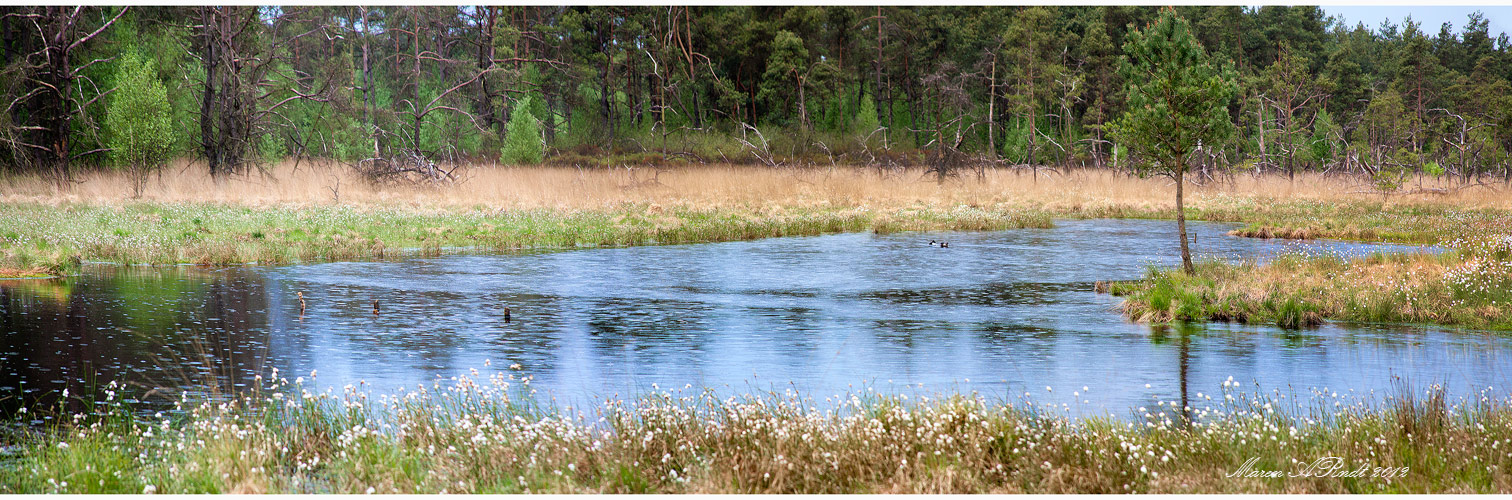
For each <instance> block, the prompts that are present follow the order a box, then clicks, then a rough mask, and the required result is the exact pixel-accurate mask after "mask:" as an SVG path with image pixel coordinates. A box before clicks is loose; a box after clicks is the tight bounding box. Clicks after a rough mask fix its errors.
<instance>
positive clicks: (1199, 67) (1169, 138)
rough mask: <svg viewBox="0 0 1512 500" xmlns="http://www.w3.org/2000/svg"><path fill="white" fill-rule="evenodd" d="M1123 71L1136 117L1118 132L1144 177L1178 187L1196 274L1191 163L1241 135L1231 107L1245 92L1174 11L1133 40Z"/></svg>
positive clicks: (1187, 254)
mask: <svg viewBox="0 0 1512 500" xmlns="http://www.w3.org/2000/svg"><path fill="white" fill-rule="evenodd" d="M1123 48H1124V53H1125V54H1128V58H1127V59H1125V60H1124V61H1123V64H1122V65H1121V66H1122V67H1121V68H1120V69H1121V72H1122V73H1123V75H1124V81H1126V82H1128V108H1127V109H1128V110H1127V111H1125V112H1124V114H1123V116H1122V117H1120V118H1119V120H1118V123H1116V124H1115V126H1114V128H1113V132H1114V137H1115V138H1116V139H1117V142H1118V143H1119V144H1121V145H1123V146H1125V147H1127V148H1128V149H1129V153H1130V154H1131V155H1132V156H1134V157H1136V158H1138V159H1139V160H1140V161H1139V163H1138V165H1139V169H1140V171H1141V173H1153V174H1157V175H1164V176H1168V177H1170V178H1171V179H1172V180H1174V181H1176V228H1177V232H1178V233H1180V236H1179V237H1180V238H1181V267H1182V269H1183V270H1185V271H1186V272H1187V273H1191V272H1193V271H1194V270H1195V269H1194V267H1193V266H1192V253H1191V250H1190V249H1189V248H1188V247H1187V236H1186V215H1185V212H1184V211H1183V210H1184V209H1185V206H1184V204H1183V200H1182V186H1183V184H1184V179H1183V177H1184V175H1185V174H1186V170H1187V162H1186V160H1187V156H1188V155H1190V154H1191V153H1192V152H1193V151H1195V150H1196V149H1197V148H1198V147H1199V146H1202V145H1214V144H1218V143H1220V142H1222V141H1224V140H1227V139H1228V138H1229V137H1231V136H1232V135H1233V133H1234V125H1233V124H1232V123H1230V122H1229V115H1228V104H1229V102H1230V101H1233V99H1234V94H1235V93H1237V92H1238V84H1236V83H1235V76H1234V70H1233V67H1232V66H1230V65H1228V64H1223V65H1219V64H1215V63H1214V62H1213V61H1212V60H1211V59H1210V58H1209V57H1208V55H1207V54H1206V53H1205V52H1204V51H1203V50H1202V45H1201V44H1199V43H1198V42H1197V38H1196V37H1194V36H1192V27H1191V25H1190V24H1189V23H1187V21H1186V20H1185V19H1182V18H1180V17H1178V16H1177V15H1176V13H1175V12H1174V11H1172V10H1170V9H1167V10H1165V11H1164V12H1162V13H1161V14H1160V20H1159V21H1157V22H1156V23H1155V25H1154V26H1151V27H1149V28H1146V29H1144V30H1135V31H1133V32H1131V33H1129V36H1128V41H1127V42H1125V43H1124V47H1123Z"/></svg>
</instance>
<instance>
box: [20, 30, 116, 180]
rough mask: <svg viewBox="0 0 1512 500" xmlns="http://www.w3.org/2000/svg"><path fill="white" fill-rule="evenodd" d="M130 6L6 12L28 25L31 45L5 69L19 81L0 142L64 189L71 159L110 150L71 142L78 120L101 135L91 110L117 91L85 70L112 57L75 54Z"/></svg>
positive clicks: (86, 127) (21, 163)
mask: <svg viewBox="0 0 1512 500" xmlns="http://www.w3.org/2000/svg"><path fill="white" fill-rule="evenodd" d="M127 10H128V8H125V7H123V8H121V9H120V10H119V11H117V12H115V14H114V15H113V16H111V15H109V13H108V12H109V11H108V9H106V8H91V7H82V6H73V7H66V6H48V7H25V8H22V9H21V10H20V11H18V12H11V13H7V14H5V17H6V18H7V21H10V20H19V21H21V22H20V23H19V24H21V25H23V26H26V27H29V28H30V29H24V28H23V32H24V36H26V37H27V40H26V43H27V46H28V47H29V48H30V49H32V50H27V51H26V52H25V54H24V55H22V57H21V60H20V62H19V64H15V65H12V66H10V67H8V68H6V69H5V71H6V72H18V73H19V74H18V75H15V76H19V78H15V79H14V80H12V81H17V82H21V85H20V86H18V87H16V88H13V89H9V90H10V91H9V92H7V93H6V97H8V98H9V99H8V103H7V106H6V109H5V112H4V113H3V114H4V125H5V126H4V127H3V130H0V134H3V135H0V142H3V143H4V144H5V145H6V146H8V147H9V149H10V153H11V155H10V156H11V157H12V159H13V160H14V161H15V163H16V164H17V165H21V166H23V167H24V168H25V167H29V168H31V169H33V170H36V171H41V172H46V173H47V174H48V175H50V176H52V177H53V179H54V181H55V182H56V183H57V185H58V187H59V188H60V189H62V188H65V187H66V186H67V185H68V180H69V165H70V163H71V162H72V161H73V160H76V159H79V158H82V157H85V156H88V155H92V154H96V153H102V152H105V151H107V149H103V148H96V149H91V150H87V151H74V150H73V149H72V148H71V147H70V144H69V135H70V134H71V133H73V130H74V126H75V122H76V121H82V122H83V125H84V126H83V127H82V128H83V130H84V131H85V133H86V134H91V135H95V136H96V138H98V133H99V125H98V124H96V123H93V121H92V120H90V119H89V113H88V112H87V110H88V109H89V108H91V107H92V106H94V105H96V104H100V103H101V101H102V100H103V99H104V98H105V96H107V95H109V94H110V93H111V91H112V90H113V89H102V88H101V87H100V85H99V83H98V82H95V81H93V80H91V79H90V78H89V77H88V76H85V74H84V71H85V70H86V69H88V68H89V67H91V66H94V65H96V64H99V63H103V62H108V61H110V59H108V58H96V59H91V60H89V61H79V60H76V59H77V57H76V54H77V53H79V52H82V50H81V49H82V48H83V47H84V46H86V45H87V44H89V43H90V42H91V41H93V40H95V39H96V38H98V37H99V36H100V35H101V34H102V33H104V32H105V30H107V29H109V28H110V27H111V25H113V24H115V22H116V21H117V20H119V19H120V18H121V16H122V15H124V14H125V13H126V11H127ZM23 50H25V49H23ZM23 92H24V93H23ZM95 142H96V143H97V144H98V143H99V142H100V141H98V140H96V141H95Z"/></svg>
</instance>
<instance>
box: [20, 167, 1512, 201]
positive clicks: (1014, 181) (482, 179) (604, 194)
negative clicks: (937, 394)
mask: <svg viewBox="0 0 1512 500" xmlns="http://www.w3.org/2000/svg"><path fill="white" fill-rule="evenodd" d="M458 172H459V173H460V176H461V178H462V180H461V181H460V182H457V183H454V184H449V185H440V186H409V185H404V186H392V185H391V186H383V185H374V184H370V183H366V182H363V180H362V179H361V177H360V176H358V175H356V174H355V173H354V172H352V171H351V169H349V168H346V167H345V166H342V165H340V164H333V163H324V162H321V163H311V162H300V163H298V164H296V163H294V162H284V163H282V164H279V165H276V166H272V167H269V168H268V169H267V170H266V171H265V172H263V173H254V174H251V175H246V176H235V177H231V178H227V179H224V180H222V181H221V182H216V181H214V180H213V179H212V178H211V177H210V176H209V175H208V174H207V173H205V171H204V168H203V166H202V165H199V164H193V163H187V162H179V163H176V164H174V165H171V166H170V167H168V168H165V169H164V170H163V172H162V174H161V175H159V176H156V177H154V178H153V180H152V181H150V182H149V183H148V186H147V188H146V190H145V192H144V194H143V198H142V200H140V201H148V202H167V203H178V202H222V203H237V204H246V205H265V204H290V203H293V204H305V203H320V204H330V203H343V204H357V205H365V204H374V205H389V206H394V205H400V206H432V207H489V208H499V209H541V208H544V209H596V208H602V207H611V206H615V205H619V204H623V203H647V204H662V205H668V204H688V205H694V206H699V207H706V208H719V207H729V206H763V205H774V204H775V205H781V206H785V207H811V206H868V207H871V208H890V207H897V206H913V205H919V204H925V205H936V206H955V205H960V204H966V205H973V206H984V205H1003V204H1007V205H1019V206H1035V207H1041V208H1043V209H1046V210H1049V211H1057V212H1058V211H1084V210H1087V209H1089V208H1092V207H1131V208H1136V209H1141V210H1152V209H1159V208H1165V209H1169V208H1170V207H1171V206H1172V205H1173V203H1174V201H1173V195H1174V193H1173V186H1172V183H1171V181H1169V180H1167V179H1164V178H1147V179H1141V178H1138V177H1132V176H1128V175H1124V174H1121V173H1116V172H1112V171H1108V170H1070V171H1068V172H1065V173H1059V172H1049V173H1047V171H1041V172H1040V174H1039V175H1030V174H1029V173H1028V172H1027V171H1022V170H1012V169H998V170H988V171H987V172H986V174H985V176H984V177H983V178H981V179H978V178H977V177H976V176H975V175H972V174H966V175H963V176H962V177H960V178H954V179H950V180H948V181H947V182H945V183H944V184H943V185H941V184H936V183H935V181H934V178H933V176H932V175H925V174H924V173H923V172H922V171H920V170H918V169H911V170H902V171H895V170H887V169H875V168H862V167H837V168H781V169H778V168H765V167H753V166H735V165H711V166H686V167H661V168H656V167H616V168H607V169H606V168H591V169H588V168H584V169H579V168H571V167H519V166H500V165H481V166H476V165H475V166H464V167H463V168H461V169H459V171H458ZM77 180H78V181H79V182H77V183H75V184H73V185H72V186H71V187H70V188H69V189H67V190H66V191H64V192H59V191H58V190H57V189H56V188H55V187H54V185H53V184H52V183H51V182H50V181H49V180H48V179H46V178H42V177H32V176H13V177H10V178H7V179H5V180H3V181H0V202H7V203H15V202H43V203H88V204H118V203H126V202H131V201H132V200H131V186H130V183H129V182H128V180H127V179H126V177H125V176H124V175H123V174H120V173H116V172H109V171H100V172H90V173H85V174H82V175H80V176H79V178H78V179H77ZM1417 184H1419V183H1418V182H1414V183H1413V185H1417ZM1421 184H1422V185H1423V187H1424V188H1427V189H1424V190H1416V188H1413V190H1410V191H1409V192H1407V193H1401V194H1392V195H1386V196H1383V195H1381V194H1377V193H1375V192H1373V191H1372V190H1371V184H1370V183H1369V182H1368V180H1367V179H1364V178H1359V177H1337V176H1322V175H1317V174H1302V175H1299V176H1298V177H1297V178H1296V179H1295V180H1294V181H1293V180H1288V179H1286V178H1283V177H1277V176H1261V177H1255V176H1248V175H1238V176H1234V177H1232V178H1231V179H1227V180H1224V181H1220V182H1209V183H1206V184H1205V185H1194V186H1192V187H1191V188H1190V189H1189V193H1190V194H1189V196H1190V206H1191V207H1193V208H1198V209H1201V208H1204V207H1205V206H1207V205H1209V204H1212V203H1215V202H1222V201H1224V200H1225V199H1227V198H1232V197H1242V198H1256V199H1266V200H1303V201H1320V202H1335V203H1344V202H1372V201H1373V202H1384V203H1386V204H1388V205H1394V204H1421V203H1434V204H1448V205H1453V206H1456V207H1461V208H1477V209H1484V208H1490V209H1512V198H1509V197H1507V196H1505V195H1504V193H1502V192H1500V191H1499V190H1497V189H1495V188H1491V187H1484V186H1475V187H1469V188H1463V189H1461V188H1459V187H1458V186H1457V185H1456V184H1454V183H1453V181H1448V180H1442V179H1426V180H1423V181H1421ZM1431 189H1441V190H1443V191H1442V192H1439V191H1431Z"/></svg>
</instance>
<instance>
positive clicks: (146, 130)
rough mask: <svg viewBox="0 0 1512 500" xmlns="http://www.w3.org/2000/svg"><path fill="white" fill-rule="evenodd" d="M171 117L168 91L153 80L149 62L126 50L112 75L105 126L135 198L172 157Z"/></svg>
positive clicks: (155, 74) (113, 154)
mask: <svg viewBox="0 0 1512 500" xmlns="http://www.w3.org/2000/svg"><path fill="white" fill-rule="evenodd" d="M171 117H172V109H171V108H170V106H169V105H168V90H167V89H166V88H164V87H163V83H162V82H159V81H158V80H157V73H156V72H154V71H153V69H152V62H151V61H144V60H142V58H140V57H138V56H137V55H136V53H135V52H134V51H127V52H126V55H125V57H124V59H123V60H122V61H121V65H120V68H119V69H118V70H117V72H116V92H115V93H114V94H112V95H111V98H110V109H109V112H108V114H106V117H105V124H106V128H107V129H108V130H109V131H110V134H109V137H110V138H109V140H108V141H109V144H110V147H111V148H112V151H111V157H112V158H113V159H114V160H115V163H116V165H117V166H119V167H120V168H124V169H126V170H127V171H128V172H129V173H130V175H131V177H132V180H133V183H132V192H133V194H134V195H135V196H141V195H142V187H143V185H144V184H146V182H147V176H148V175H149V174H151V173H152V172H154V171H156V170H157V169H158V168H160V167H162V166H163V164H165V163H167V162H168V160H169V159H170V158H171V157H172V155H173V137H172V135H171V134H172V125H171V124H170V122H169V120H170V118H171Z"/></svg>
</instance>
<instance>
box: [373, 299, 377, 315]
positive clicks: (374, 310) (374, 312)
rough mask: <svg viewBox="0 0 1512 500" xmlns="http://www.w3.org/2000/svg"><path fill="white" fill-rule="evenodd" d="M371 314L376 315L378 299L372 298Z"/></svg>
mask: <svg viewBox="0 0 1512 500" xmlns="http://www.w3.org/2000/svg"><path fill="white" fill-rule="evenodd" d="M373 315H374V316H377V315H378V299H373Z"/></svg>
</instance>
